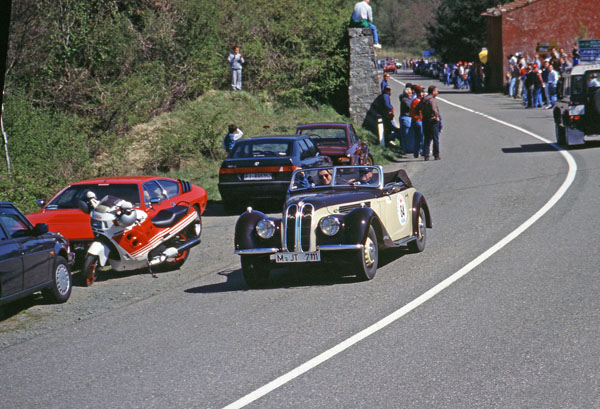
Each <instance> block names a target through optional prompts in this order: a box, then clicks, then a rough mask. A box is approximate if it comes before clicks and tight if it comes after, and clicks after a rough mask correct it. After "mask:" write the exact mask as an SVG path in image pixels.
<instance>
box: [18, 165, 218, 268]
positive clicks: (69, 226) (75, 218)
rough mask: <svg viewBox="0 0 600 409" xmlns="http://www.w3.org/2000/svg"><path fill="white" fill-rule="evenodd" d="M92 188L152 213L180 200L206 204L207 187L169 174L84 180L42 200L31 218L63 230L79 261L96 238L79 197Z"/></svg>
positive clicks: (196, 205)
mask: <svg viewBox="0 0 600 409" xmlns="http://www.w3.org/2000/svg"><path fill="white" fill-rule="evenodd" d="M88 190H91V191H93V192H94V193H95V194H96V197H98V198H99V199H101V198H103V197H104V196H106V195H112V196H116V197H118V198H121V199H125V200H127V201H129V202H131V203H132V204H133V206H134V207H136V208H139V209H142V210H144V211H145V212H146V213H148V215H149V216H150V217H152V216H153V215H155V214H156V213H158V212H159V211H161V210H162V209H164V208H168V207H172V206H175V205H176V204H178V203H180V202H184V203H190V204H191V205H192V206H194V207H196V208H197V209H198V210H199V212H200V214H202V213H203V212H204V209H205V208H206V191H205V190H204V189H203V188H201V187H200V186H195V185H192V184H190V183H189V182H185V181H183V180H175V179H171V178H166V177H155V176H132V177H111V178H97V179H89V180H82V181H81V182H76V183H73V184H71V185H69V186H67V187H65V188H64V189H63V190H61V191H60V192H58V194H57V195H56V196H54V197H53V198H52V199H51V200H50V201H49V202H48V203H46V202H45V201H43V200H38V204H39V205H40V206H41V207H42V210H40V211H39V212H36V213H33V214H30V215H28V216H27V218H28V219H29V220H30V221H31V223H32V224H34V225H35V224H38V223H47V224H48V228H49V230H50V231H53V232H57V233H61V234H62V235H63V236H65V237H66V238H67V239H68V240H69V242H70V245H71V250H72V251H75V255H76V264H77V263H78V262H79V261H81V260H82V256H84V255H85V252H86V251H87V246H88V245H89V244H90V243H91V241H92V240H93V238H94V235H93V233H92V229H91V227H90V215H89V214H86V213H84V212H82V211H81V210H79V201H80V200H82V199H84V198H85V194H86V192H87V191H88Z"/></svg>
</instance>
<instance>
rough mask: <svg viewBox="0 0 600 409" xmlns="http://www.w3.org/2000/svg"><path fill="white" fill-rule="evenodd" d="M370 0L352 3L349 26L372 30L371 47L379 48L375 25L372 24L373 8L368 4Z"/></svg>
mask: <svg viewBox="0 0 600 409" xmlns="http://www.w3.org/2000/svg"><path fill="white" fill-rule="evenodd" d="M370 2H371V0H362V1H359V2H358V3H356V4H355V5H354V11H353V12H352V17H351V18H350V27H356V28H360V27H362V28H370V29H371V30H373V47H375V48H381V44H379V35H378V34H377V27H375V25H374V24H373V9H372V8H371V6H370V5H369V3H370Z"/></svg>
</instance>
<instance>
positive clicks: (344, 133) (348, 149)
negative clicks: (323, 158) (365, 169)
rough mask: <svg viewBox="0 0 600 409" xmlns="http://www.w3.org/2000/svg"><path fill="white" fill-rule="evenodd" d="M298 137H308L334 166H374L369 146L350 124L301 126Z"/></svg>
mask: <svg viewBox="0 0 600 409" xmlns="http://www.w3.org/2000/svg"><path fill="white" fill-rule="evenodd" d="M296 133H297V134H298V135H308V136H309V137H310V138H311V139H312V141H313V142H314V143H315V144H316V145H317V146H318V147H319V150H320V151H321V153H322V154H323V155H327V156H329V157H330V158H331V160H332V161H333V164H334V165H373V164H374V162H373V156H371V153H370V152H369V145H367V143H366V142H364V141H361V140H359V139H358V137H357V136H356V131H355V130H354V126H352V124H348V123H343V122H339V123H315V124H305V125H299V126H298V127H297V128H296Z"/></svg>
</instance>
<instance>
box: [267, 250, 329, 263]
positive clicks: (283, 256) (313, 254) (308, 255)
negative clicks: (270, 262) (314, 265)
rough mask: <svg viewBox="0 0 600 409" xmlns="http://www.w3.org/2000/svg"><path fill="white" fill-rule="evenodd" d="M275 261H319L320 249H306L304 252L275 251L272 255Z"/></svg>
mask: <svg viewBox="0 0 600 409" xmlns="http://www.w3.org/2000/svg"><path fill="white" fill-rule="evenodd" d="M272 257H273V258H274V259H275V262H276V263H307V262H308V263H310V262H313V261H321V252H320V251H307V252H305V253H287V252H282V253H276V254H273V256H272Z"/></svg>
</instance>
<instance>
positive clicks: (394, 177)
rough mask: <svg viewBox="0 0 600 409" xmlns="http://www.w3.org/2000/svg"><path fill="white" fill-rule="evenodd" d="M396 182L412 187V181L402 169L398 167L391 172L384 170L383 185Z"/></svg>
mask: <svg viewBox="0 0 600 409" xmlns="http://www.w3.org/2000/svg"><path fill="white" fill-rule="evenodd" d="M398 182H402V183H404V184H405V185H406V186H407V187H412V182H411V181H410V178H409V177H408V174H407V173H406V171H405V170H404V169H398V170H395V171H393V172H386V173H384V174H383V184H384V185H387V184H388V183H398Z"/></svg>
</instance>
